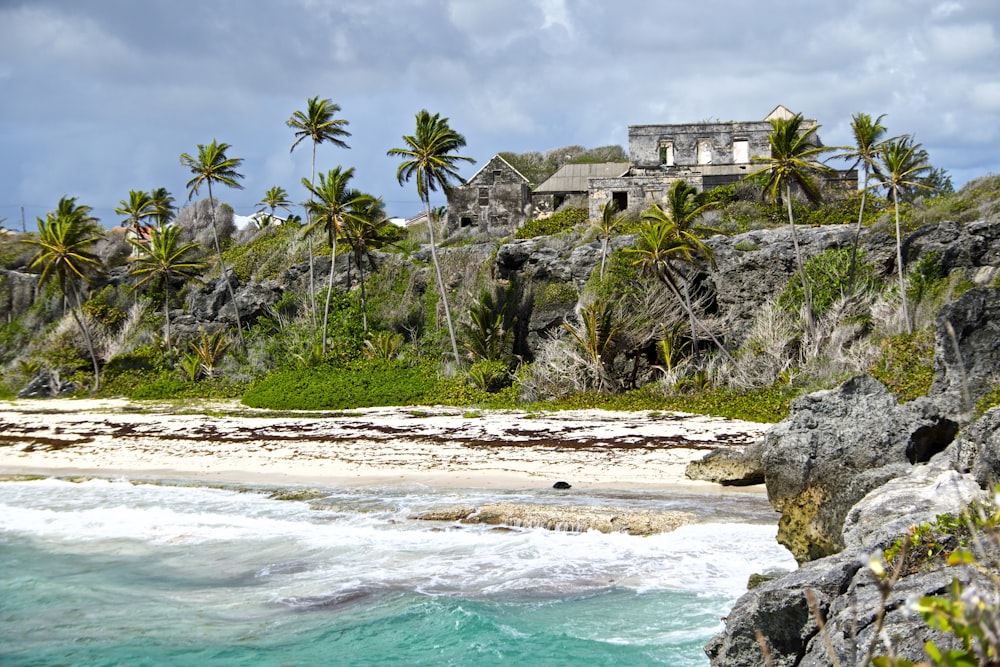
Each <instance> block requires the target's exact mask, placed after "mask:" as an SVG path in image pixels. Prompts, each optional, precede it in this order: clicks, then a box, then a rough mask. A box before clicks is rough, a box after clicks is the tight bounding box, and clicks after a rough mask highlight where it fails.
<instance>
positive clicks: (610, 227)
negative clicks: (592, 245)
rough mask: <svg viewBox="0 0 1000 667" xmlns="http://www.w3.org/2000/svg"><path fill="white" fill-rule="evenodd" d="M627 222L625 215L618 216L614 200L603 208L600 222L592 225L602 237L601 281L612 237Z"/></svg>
mask: <svg viewBox="0 0 1000 667" xmlns="http://www.w3.org/2000/svg"><path fill="white" fill-rule="evenodd" d="M624 221H625V216H624V215H619V214H618V205H617V204H616V203H615V202H614V200H611V201H608V202H606V203H605V204H604V206H602V207H601V218H600V220H595V221H594V222H592V223H591V224H592V225H593V226H594V227H595V228H596V229H597V233H598V234H599V235H600V237H601V273H600V276H601V279H602V280H603V279H604V266H605V265H606V264H607V261H608V246H609V244H610V243H611V235H612V234H614V233H615V230H617V229H618V228H619V227H621V225H622V222H624Z"/></svg>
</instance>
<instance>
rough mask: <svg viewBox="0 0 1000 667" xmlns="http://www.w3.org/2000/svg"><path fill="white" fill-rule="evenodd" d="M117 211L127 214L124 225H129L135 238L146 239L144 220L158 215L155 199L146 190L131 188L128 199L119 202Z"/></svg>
mask: <svg viewBox="0 0 1000 667" xmlns="http://www.w3.org/2000/svg"><path fill="white" fill-rule="evenodd" d="M115 213H117V214H118V215H123V216H125V220H123V221H122V226H123V227H127V228H128V229H129V230H130V231H131V232H132V234H133V235H134V237H135V238H137V239H145V238H146V237H147V236H148V231H147V227H146V225H144V224H143V220H145V219H146V218H152V217H154V216H155V215H156V209H155V207H154V203H153V199H152V198H151V197H150V196H149V193H148V192H146V191H144V190H129V193H128V200H127V201H126V200H124V199H122V200H121V201H120V202H118V208H116V209H115ZM130 241H131V239H130Z"/></svg>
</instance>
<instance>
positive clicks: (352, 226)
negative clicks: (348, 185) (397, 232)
mask: <svg viewBox="0 0 1000 667" xmlns="http://www.w3.org/2000/svg"><path fill="white" fill-rule="evenodd" d="M353 201H354V202H356V203H353V204H352V205H351V207H352V208H353V209H354V211H353V215H350V216H347V217H346V218H345V219H344V225H343V228H342V233H343V238H344V241H345V242H346V243H347V245H348V247H349V248H350V249H351V252H352V254H353V255H354V265H355V266H357V267H358V275H359V276H360V278H361V323H362V326H363V327H364V331H365V333H366V334H367V333H368V298H367V295H366V293H365V266H364V258H365V255H367V254H369V251H370V250H373V249H374V248H380V247H382V246H384V245H385V244H386V243H389V238H390V236H391V235H392V232H393V231H394V229H393V228H394V225H393V224H392V222H390V220H389V218H388V217H386V215H385V205H384V204H383V203H382V200H381V199H379V198H377V197H372V196H370V195H365V194H364V193H360V192H358V193H357V194H356V195H355V196H354V197H353ZM369 261H371V260H370V258H369ZM374 266H375V265H374V263H372V267H373V268H374Z"/></svg>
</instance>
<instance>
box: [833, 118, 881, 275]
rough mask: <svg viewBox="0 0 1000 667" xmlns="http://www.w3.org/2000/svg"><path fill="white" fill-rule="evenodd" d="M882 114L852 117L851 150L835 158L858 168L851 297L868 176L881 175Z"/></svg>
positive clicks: (850, 269)
mask: <svg viewBox="0 0 1000 667" xmlns="http://www.w3.org/2000/svg"><path fill="white" fill-rule="evenodd" d="M883 118H885V114H882V115H881V116H879V117H878V118H876V119H874V120H872V117H871V116H869V115H868V114H866V113H863V112H860V111H859V112H858V113H856V114H854V115H853V116H851V132H852V133H853V134H854V146H852V147H846V150H845V151H844V152H843V153H840V154H838V155H836V156H835V157H839V158H843V159H846V160H853V161H854V163H853V164H852V165H851V166H850V169H857V168H858V167H861V174H862V179H861V208H860V210H859V211H858V225H857V227H856V228H855V230H854V242H853V244H852V245H851V263H850V266H849V268H848V270H847V293H848V294H853V293H854V271H855V267H856V265H857V258H858V245H859V244H860V242H861V225H862V222H863V221H864V219H865V201H866V199H867V197H868V178H869V174H871V173H872V172H874V173H875V174H879V173H881V172H880V170H879V164H878V159H879V156H880V155H881V154H882V146H883V141H884V140H885V133H886V131H887V130H886V127H885V126H884V125H883V124H882V119H883Z"/></svg>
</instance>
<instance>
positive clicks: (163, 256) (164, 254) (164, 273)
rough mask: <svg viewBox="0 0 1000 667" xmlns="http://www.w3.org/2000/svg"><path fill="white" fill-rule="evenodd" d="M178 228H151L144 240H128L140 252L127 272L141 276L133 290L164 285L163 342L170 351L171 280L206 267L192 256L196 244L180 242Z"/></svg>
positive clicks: (188, 275)
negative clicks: (155, 283)
mask: <svg viewBox="0 0 1000 667" xmlns="http://www.w3.org/2000/svg"><path fill="white" fill-rule="evenodd" d="M180 233H181V229H180V227H177V226H175V225H170V224H168V225H165V226H162V227H159V226H157V227H152V228H151V229H150V230H149V238H148V239H147V240H138V239H129V243H131V244H132V245H133V246H135V248H136V250H138V251H139V257H138V258H137V259H136V260H135V262H134V263H133V264H132V268H131V269H130V273H132V275H134V276H138V277H140V280H139V282H137V283H136V284H135V286H136V288H139V287H142V286H143V285H146V284H152V282H153V281H155V280H159V281H160V282H161V284H162V285H163V292H164V296H163V320H164V336H163V337H164V340H166V342H167V349H170V281H171V280H173V279H174V278H186V279H189V278H193V277H195V276H196V275H197V274H198V272H199V271H201V270H202V269H204V268H205V263H204V262H203V261H201V260H200V259H198V258H197V257H194V255H195V254H196V253H197V251H198V244H196V243H192V242H188V243H181V242H180Z"/></svg>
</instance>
